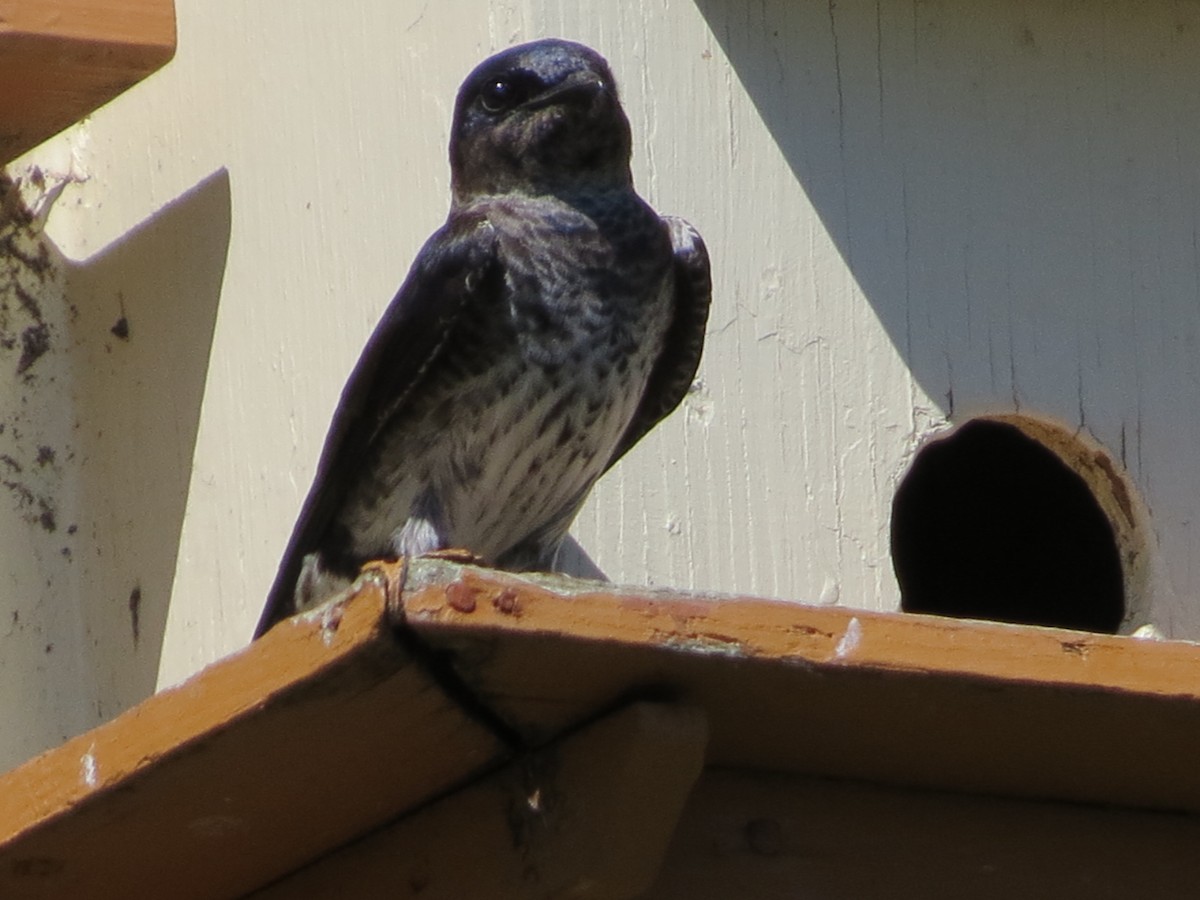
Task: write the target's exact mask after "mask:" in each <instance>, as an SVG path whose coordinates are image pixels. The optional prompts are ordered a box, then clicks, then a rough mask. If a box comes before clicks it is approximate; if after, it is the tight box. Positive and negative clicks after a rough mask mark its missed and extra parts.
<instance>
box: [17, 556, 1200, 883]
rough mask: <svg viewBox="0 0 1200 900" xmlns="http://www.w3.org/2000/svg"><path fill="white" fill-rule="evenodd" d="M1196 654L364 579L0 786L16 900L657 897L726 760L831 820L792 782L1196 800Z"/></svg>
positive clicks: (518, 585)
mask: <svg viewBox="0 0 1200 900" xmlns="http://www.w3.org/2000/svg"><path fill="white" fill-rule="evenodd" d="M1198 673H1200V648H1197V647H1196V646H1194V645H1191V644H1185V643H1180V642H1152V641H1137V640H1133V639H1129V638H1114V637H1106V636H1098V635H1084V634H1078V633H1072V632H1065V631H1055V630H1050V629H1034V628H1024V627H1016V626H1003V625H990V624H980V623H969V622H960V621H954V620H942V619H934V618H926V617H920V616H905V615H890V614H889V615H883V614H871V613H864V612H857V611H853V610H847V609H836V608H824V607H822V608H817V607H808V606H801V605H798V604H790V603H781V602H771V601H763V600H753V599H739V598H712V597H705V596H698V595H694V594H682V593H678V592H669V591H648V590H638V591H627V590H622V589H616V588H612V587H611V586H608V585H602V584H598V583H594V582H580V581H573V580H571V579H566V578H561V577H557V576H546V577H541V576H538V577H520V576H512V575H505V574H500V573H494V572H489V571H486V570H481V569H476V568H472V567H464V566H460V565H456V564H452V563H448V562H444V561H431V560H418V561H416V562H415V563H414V564H413V565H412V567H411V569H410V572H409V577H408V582H407V585H406V588H405V591H404V594H403V597H402V603H401V609H400V611H399V612H398V613H397V614H396V616H395V619H393V618H392V617H390V616H389V613H388V612H387V608H386V604H385V601H384V597H383V594H382V591H381V590H380V588H379V587H378V585H376V584H375V583H374V582H373V581H371V580H369V579H367V580H364V581H363V582H362V583H360V585H359V586H357V588H356V589H355V590H354V591H352V592H350V593H349V594H347V595H346V596H344V597H342V598H340V599H338V600H337V601H336V602H334V603H332V604H330V605H327V606H326V607H324V608H323V609H321V610H317V611H315V612H313V613H311V614H308V615H306V616H301V617H298V618H296V619H293V620H290V621H287V622H284V623H282V624H280V625H279V626H277V627H276V628H275V629H273V630H272V631H271V632H270V633H269V634H267V635H266V636H265V637H264V638H263V639H262V640H260V641H258V642H256V643H254V644H253V645H251V646H250V647H247V648H246V649H245V650H243V651H241V652H239V653H237V654H235V655H233V656H231V657H229V658H227V659H224V660H221V661H220V662H217V663H215V664H213V665H212V666H210V667H208V668H207V669H205V670H204V671H202V672H200V673H199V674H197V675H196V676H195V677H193V678H192V679H191V680H189V681H188V682H186V683H185V684H183V685H181V686H180V687H177V688H174V689H171V690H168V691H164V692H163V693H161V694H158V695H156V696H154V697H152V698H150V699H148V700H146V701H145V702H144V703H142V704H141V705H140V706H138V707H136V708H134V709H132V710H130V711H129V712H127V713H125V714H124V715H122V716H121V717H119V718H118V719H116V720H114V721H112V722H109V723H107V724H105V725H103V726H100V727H99V728H96V729H94V730H93V731H91V732H88V733H87V734H83V735H80V736H79V737H76V738H74V739H72V740H70V741H68V742H67V743H65V744H64V745H62V746H60V747H58V748H56V749H54V750H51V751H49V752H47V753H44V754H42V755H41V756H39V757H37V758H35V759H33V760H31V761H30V762H28V763H26V764H25V765H24V766H22V767H20V768H18V769H16V770H14V771H12V772H10V773H8V774H7V775H5V776H3V777H2V778H0V896H3V897H5V898H10V897H15V898H26V897H29V898H40V897H66V896H69V897H73V898H89V897H112V896H148V897H149V896H171V897H181V898H217V897H238V896H246V895H250V894H252V893H254V892H256V891H258V892H261V894H260V895H261V896H263V897H272V898H274V897H280V898H282V897H321V896H330V895H331V894H330V889H331V886H338V887H339V889H342V890H349V889H350V888H351V887H353V888H354V891H358V890H359V889H360V888H361V889H362V890H363V891H366V892H365V893H361V894H359V893H353V892H352V895H354V896H375V895H376V893H378V894H380V895H386V896H419V897H421V898H423V900H428V898H430V897H437V898H441V897H446V898H451V897H462V896H479V897H500V898H509V897H511V898H533V897H552V896H573V897H597V898H599V897H604V898H619V897H631V898H632V897H639V896H655V897H658V896H661V897H667V896H691V895H690V894H687V893H686V892H685V893H682V894H670V893H669V892H660V893H650V894H647V893H645V892H646V891H647V889H648V888H649V885H650V882H651V881H652V880H653V879H654V877H655V872H656V871H657V870H658V868H659V866H660V864H661V861H662V859H663V858H664V854H666V853H667V845H668V843H669V841H670V840H671V835H672V832H673V831H675V830H676V824H677V822H678V821H679V818H680V816H681V811H685V812H684V814H685V815H686V809H688V808H690V807H687V806H685V802H686V801H687V798H688V795H689V792H691V790H692V787H693V784H694V783H696V779H697V777H698V775H699V773H700V770H701V768H702V766H704V765H707V766H708V767H709V769H708V771H709V772H710V773H720V772H724V773H726V774H725V775H723V776H720V777H717V776H716V775H715V774H712V775H706V776H704V777H703V778H701V781H700V783H701V784H702V785H705V787H704V788H703V789H702V790H698V792H697V794H696V797H697V800H696V804H697V805H696V806H695V809H694V810H693V813H694V815H701V816H702V815H705V814H706V813H705V810H710V812H709V813H708V814H709V815H710V816H711V815H715V814H713V813H711V810H712V809H730V808H731V806H730V804H731V803H732V801H730V800H729V799H728V798H727V797H726V799H723V800H720V801H719V802H718V803H717V805H716V806H713V803H714V799H713V798H715V797H725V796H726V795H727V794H728V793H729V792H730V791H734V793H737V792H738V791H743V793H744V790H743V788H744V786H742V787H738V786H737V785H740V784H741V783H740V782H736V778H737V777H741V776H736V775H735V774H731V773H738V772H748V773H755V772H756V773H763V772H772V773H775V775H773V776H772V777H785V778H792V779H799V780H798V781H796V780H793V781H790V782H787V783H786V784H785V785H783V786H782V787H778V788H772V789H770V790H769V791H765V792H764V790H763V788H762V787H761V786H760V787H758V788H755V790H756V791H757V792H758V794H762V795H764V796H765V797H767V798H772V797H774V798H780V797H785V796H788V791H790V790H793V789H794V790H798V791H801V794H802V795H803V796H806V797H809V798H810V800H809V801H806V802H824V803H826V806H827V807H828V808H829V809H830V810H834V809H836V808H838V806H839V804H838V803H836V802H829V801H823V800H821V798H822V797H828V792H829V790H830V788H822V787H819V785H818V786H817V787H804V788H803V790H801V788H799V787H796V788H792V787H788V785H807V784H813V783H812V782H811V776H821V777H828V776H836V777H838V778H850V779H856V780H857V782H858V783H859V784H870V785H873V786H875V788H873V789H879V790H899V789H908V788H912V787H914V786H917V787H920V788H929V789H936V790H938V791H956V792H965V793H970V794H975V795H989V796H993V797H995V796H1000V797H1010V798H1027V799H1029V800H1039V801H1042V800H1068V801H1076V802H1077V801H1086V802H1089V803H1096V804H1104V805H1106V806H1110V807H1111V806H1118V807H1127V808H1136V809H1140V810H1170V811H1174V812H1184V813H1189V814H1190V813H1196V812H1198V811H1200V777H1198V775H1197V771H1196V768H1195V764H1194V754H1193V752H1192V748H1193V747H1194V743H1195V742H1194V736H1195V735H1196V734H1197V733H1200V691H1198V687H1200V678H1197V674H1198ZM1148 760H1149V761H1152V762H1145V761H1148ZM755 777H762V776H761V774H760V775H757V776H755ZM714 778H715V779H716V780H714ZM730 778H734V782H731V781H730ZM805 779H809V780H808V781H805ZM735 782H736V783H735ZM731 783H732V784H734V787H731V786H730V785H731ZM821 783H822V784H823V783H827V782H821ZM859 790H861V788H860V789H859ZM814 791H815V792H816V793H814ZM805 792H807V793H805ZM907 793H908V794H911V791H908V792H907ZM739 795H741V794H739ZM856 796H858V795H856ZM928 796H936V795H934V794H929V795H928ZM964 796H965V794H964ZM872 797H874V795H871V796H870V797H864V796H858V799H857V800H855V801H854V802H855V803H857V804H859V805H858V807H853V805H851V806H850V807H846V808H871V809H877V808H878V807H879V801H877V800H875V799H872ZM813 798H815V799H813ZM763 802H767V800H764V801H763ZM991 802H998V801H991ZM864 804H865V806H864ZM872 804H874V806H872ZM935 805H936V804H935ZM1018 805H1019V804H1018ZM960 806H961V804H960ZM721 815H722V816H723V818H722V819H721V820H722V821H723V820H724V819H727V818H728V816H727V815H726V814H721ZM831 815H832V813H831ZM872 815H874V816H876V817H878V815H877V814H875V813H873V814H872ZM1129 815H1134V814H1133V813H1130V814H1129ZM1136 815H1142V816H1144V815H1146V813H1137V814H1136ZM1053 821H1058V820H1053ZM1156 821H1157V820H1156ZM1163 821H1166V822H1167V823H1168V825H1170V827H1172V828H1174V829H1175V830H1174V832H1173V833H1175V834H1177V835H1180V834H1183V832H1181V831H1180V830H1179V829H1181V828H1183V829H1191V830H1190V831H1187V832H1186V834H1187V835H1191V836H1192V837H1195V828H1196V825H1195V820H1194V819H1193V818H1192V816H1191V815H1185V816H1176V817H1164V819H1163ZM1139 822H1140V820H1139ZM1172 823H1174V824H1172ZM694 825H695V822H694V821H693V826H694ZM853 826H854V829H857V830H861V828H862V827H863V823H862V821H861V820H860V821H856V822H854V823H853ZM893 827H894V826H893ZM763 829H765V831H764V830H763ZM694 830H695V828H694V827H693V831H694ZM686 832H687V830H686V829H684V828H682V826H681V828H680V833H681V834H685V836H686ZM760 832H761V834H758V836H757V837H754V836H753V835H752V836H751V837H752V841H751V843H754V841H757V842H758V844H762V845H763V846H765V847H767V849H768V850H769V849H770V848H771V847H775V846H777V845H779V844H780V841H779V839H778V838H777V837H772V835H773V834H774V832H772V831H771V829H770V827H768V826H766V825H764V826H763V827H762V829H760ZM1004 833H1014V834H1017V835H1018V836H1019V835H1020V833H1022V831H1021V829H1019V828H1017V829H1013V828H1008V829H1006V831H1005V832H1004ZM1106 833H1108V832H1106ZM764 842H765V843H764ZM709 843H710V842H709V841H708V839H707V838H701V837H697V838H696V845H697V846H701V847H704V846H708V845H709ZM679 852H680V853H682V852H683V851H682V850H681V851H679ZM464 854H467V855H469V857H470V864H469V865H466V864H464ZM1110 855H1111V854H1110ZM1018 858H1020V857H1018ZM1183 864H1184V863H1181V865H1183ZM1186 865H1189V866H1191V869H1192V870H1195V869H1196V868H1197V866H1196V864H1195V863H1186ZM805 866H806V867H807V869H806V870H807V871H811V870H812V868H813V867H812V863H811V860H810V861H808V862H805ZM971 871H972V873H973V874H975V875H977V871H976V870H975V869H972V870H971ZM743 874H744V873H743ZM738 877H739V878H741V877H742V875H739V876H738ZM481 886H486V888H484V887H481ZM368 888H369V889H370V890H368ZM418 888H419V890H418ZM481 890H482V891H485V892H484V893H480V891H481ZM372 891H374V892H375V893H372ZM696 896H700V895H699V894H697V895H696ZM714 896H715V895H714ZM747 896H750V895H747ZM763 896H775V895H767V894H764V895H763ZM779 896H783V895H779ZM898 896H899V895H898ZM906 896H907V895H906ZM913 896H917V894H914V895H913ZM978 896H983V895H978ZM1063 896H1066V895H1065V894H1064V895H1063Z"/></svg>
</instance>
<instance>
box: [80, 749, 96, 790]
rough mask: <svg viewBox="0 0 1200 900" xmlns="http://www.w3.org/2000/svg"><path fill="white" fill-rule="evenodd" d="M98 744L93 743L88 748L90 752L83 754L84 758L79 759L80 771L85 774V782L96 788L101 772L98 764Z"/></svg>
mask: <svg viewBox="0 0 1200 900" xmlns="http://www.w3.org/2000/svg"><path fill="white" fill-rule="evenodd" d="M95 753H96V745H95V744H92V745H91V746H90V747H89V748H88V752H87V753H85V754H83V758H82V759H81V760H80V761H79V765H80V772H81V774H82V776H83V783H84V784H86V785H87V786H88V787H90V788H94V787H95V786H96V785H97V784H99V783H100V774H99V770H98V767H97V765H96V755H95Z"/></svg>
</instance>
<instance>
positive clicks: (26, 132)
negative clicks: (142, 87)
mask: <svg viewBox="0 0 1200 900" xmlns="http://www.w3.org/2000/svg"><path fill="white" fill-rule="evenodd" d="M174 54H175V4H174V0H38V2H36V3H30V2H27V0H0V84H3V85H4V90H3V91H0V164H2V163H4V162H7V161H8V160H11V159H13V158H15V157H16V156H18V155H19V154H21V153H23V152H25V151H26V150H28V149H30V148H31V147H34V146H35V145H37V144H38V143H40V142H41V141H44V140H45V139H46V138H48V137H50V136H51V135H52V134H54V133H56V132H58V131H61V130H62V129H64V128H66V127H67V126H68V125H70V124H71V123H73V122H76V121H78V120H79V119H82V118H83V117H84V116H86V115H87V114H88V113H90V112H92V111H93V110H95V109H97V108H98V107H100V106H103V105H104V104H105V103H107V102H108V101H109V100H111V99H112V98H113V97H115V96H117V94H119V93H121V92H122V91H124V90H126V89H127V88H128V87H130V86H131V85H133V84H136V83H137V82H139V81H141V80H142V79H143V78H145V77H146V76H147V75H149V74H150V73H151V72H153V71H155V70H156V69H158V68H160V67H161V66H163V65H165V64H166V63H167V61H168V60H170V59H171V57H172V56H173V55H174Z"/></svg>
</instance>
